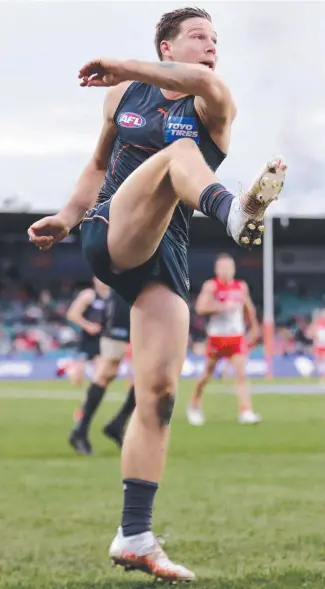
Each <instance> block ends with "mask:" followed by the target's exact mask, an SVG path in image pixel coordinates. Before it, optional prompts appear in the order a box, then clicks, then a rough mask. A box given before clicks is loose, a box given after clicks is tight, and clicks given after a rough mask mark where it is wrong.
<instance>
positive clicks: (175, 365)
mask: <svg viewBox="0 0 325 589" xmlns="http://www.w3.org/2000/svg"><path fill="white" fill-rule="evenodd" d="M188 332H189V310H188V306H187V304H186V303H185V301H184V300H183V299H182V298H181V297H180V296H178V295H177V294H175V293H174V292H172V291H171V290H170V289H169V288H167V287H166V286H165V285H163V284H161V283H151V284H150V285H148V286H147V287H146V288H145V289H144V290H143V291H142V293H141V294H140V295H139V297H138V298H137V300H136V302H135V303H134V305H133V307H132V309H131V342H132V357H133V368H134V384H135V390H136V398H137V407H138V408H139V409H141V408H142V407H143V406H144V407H145V406H146V404H147V403H148V402H149V403H150V399H151V400H152V401H153V402H154V401H155V400H157V398H158V397H160V396H166V395H172V396H173V395H174V394H175V393H176V389H177V384H178V378H179V376H180V374H181V371H182V367H183V364H184V359H185V355H186V350H187V344H188Z"/></svg>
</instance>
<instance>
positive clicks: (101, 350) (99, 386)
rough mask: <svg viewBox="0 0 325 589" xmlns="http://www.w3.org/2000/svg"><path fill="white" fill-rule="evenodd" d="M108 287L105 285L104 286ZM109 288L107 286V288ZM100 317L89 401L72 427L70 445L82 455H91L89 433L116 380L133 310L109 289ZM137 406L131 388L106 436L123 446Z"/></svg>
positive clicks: (86, 400)
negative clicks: (108, 391) (94, 418)
mask: <svg viewBox="0 0 325 589" xmlns="http://www.w3.org/2000/svg"><path fill="white" fill-rule="evenodd" d="M104 286H105V285H104ZM105 288H106V289H107V286H105ZM103 303H104V306H103V311H102V314H101V326H100V328H101V332H100V337H99V341H98V344H97V347H98V352H97V353H98V354H99V355H98V357H97V361H96V364H95V367H94V373H93V376H92V380H91V383H90V385H89V386H88V388H87V392H86V398H85V400H84V403H83V405H82V407H81V408H80V409H79V410H78V411H77V423H76V425H75V427H74V428H73V430H72V432H71V435H70V438H69V442H70V444H71V446H72V447H73V448H74V449H75V450H76V452H78V453H79V454H92V446H91V443H90V441H89V430H90V426H91V423H92V420H93V417H94V415H95V412H96V411H97V409H98V407H99V405H100V403H101V401H102V400H103V398H104V395H105V392H106V388H107V387H108V385H109V384H110V383H111V382H113V380H114V379H115V378H116V376H117V374H118V370H119V366H120V363H121V360H122V359H123V358H124V356H125V353H126V348H127V345H128V343H129V341H130V307H129V305H128V303H126V302H125V300H124V299H122V297H121V296H120V295H118V294H117V293H116V292H115V291H114V290H113V289H109V292H108V293H106V298H105V300H104V301H103ZM134 407H135V395H134V386H133V385H132V386H131V388H130V390H129V392H128V394H127V397H126V400H125V402H124V403H123V405H122V407H121V409H120V410H119V412H118V413H117V415H116V416H115V417H114V419H112V420H111V421H109V422H108V423H107V424H106V425H105V426H104V428H103V433H104V434H105V435H106V436H107V437H109V438H111V439H112V440H114V442H116V443H117V444H118V446H120V447H121V446H122V441H123V436H124V430H125V426H126V423H127V421H128V419H129V418H130V416H131V414H132V412H133V410H134Z"/></svg>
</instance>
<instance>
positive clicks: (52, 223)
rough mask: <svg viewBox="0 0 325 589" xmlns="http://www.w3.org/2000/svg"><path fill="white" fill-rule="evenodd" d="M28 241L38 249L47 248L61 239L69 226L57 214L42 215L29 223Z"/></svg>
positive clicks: (65, 234)
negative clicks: (42, 216) (37, 219)
mask: <svg viewBox="0 0 325 589" xmlns="http://www.w3.org/2000/svg"><path fill="white" fill-rule="evenodd" d="M27 233H28V235H29V241H31V243H33V244H34V245H36V247H38V249H40V250H49V249H50V247H52V245H53V244H54V243H58V242H59V241H62V239H64V238H65V237H66V236H67V235H68V233H69V227H67V226H66V224H65V223H64V222H63V221H62V219H61V218H60V216H59V215H52V216H50V217H44V218H43V219H40V220H39V221H36V222H35V223H33V225H31V226H30V227H29V229H28V231H27Z"/></svg>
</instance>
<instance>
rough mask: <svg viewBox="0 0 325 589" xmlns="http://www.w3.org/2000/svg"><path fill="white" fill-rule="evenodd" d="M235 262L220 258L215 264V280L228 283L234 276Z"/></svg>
mask: <svg viewBox="0 0 325 589" xmlns="http://www.w3.org/2000/svg"><path fill="white" fill-rule="evenodd" d="M235 271H236V268H235V262H234V260H232V259H231V258H220V259H219V260H217V261H216V264H215V273H216V276H217V278H220V280H224V281H225V282H230V281H231V280H233V279H234V276H235Z"/></svg>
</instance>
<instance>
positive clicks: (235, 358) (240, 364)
mask: <svg viewBox="0 0 325 589" xmlns="http://www.w3.org/2000/svg"><path fill="white" fill-rule="evenodd" d="M231 363H232V365H233V367H234V370H235V376H236V378H241V379H243V378H246V365H247V354H239V353H236V354H233V355H232V356H231Z"/></svg>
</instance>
